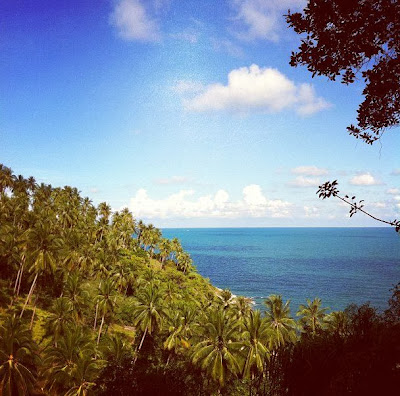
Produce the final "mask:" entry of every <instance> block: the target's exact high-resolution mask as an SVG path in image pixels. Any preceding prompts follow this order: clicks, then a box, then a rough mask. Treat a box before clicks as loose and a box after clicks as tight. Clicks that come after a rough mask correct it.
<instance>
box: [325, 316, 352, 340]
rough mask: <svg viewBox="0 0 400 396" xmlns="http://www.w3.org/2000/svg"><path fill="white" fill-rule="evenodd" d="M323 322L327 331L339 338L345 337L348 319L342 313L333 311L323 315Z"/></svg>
mask: <svg viewBox="0 0 400 396" xmlns="http://www.w3.org/2000/svg"><path fill="white" fill-rule="evenodd" d="M324 322H325V323H326V326H327V327H328V329H329V330H330V331H332V332H334V333H335V334H337V335H339V336H344V335H346V332H347V329H348V325H349V318H348V316H347V315H346V313H345V312H343V311H333V312H331V313H330V314H328V315H325V317H324Z"/></svg>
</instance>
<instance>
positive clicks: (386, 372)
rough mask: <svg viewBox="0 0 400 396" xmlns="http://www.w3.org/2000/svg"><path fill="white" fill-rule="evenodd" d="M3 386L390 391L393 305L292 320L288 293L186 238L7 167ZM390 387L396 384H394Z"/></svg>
mask: <svg viewBox="0 0 400 396" xmlns="http://www.w3.org/2000/svg"><path fill="white" fill-rule="evenodd" d="M0 271H1V279H0V359H1V360H0V394H2V395H28V394H34V395H69V396H72V395H90V394H94V395H135V394H137V395H213V394H227V395H244V394H249V395H286V394H287V395H338V394H353V395H354V394H371V392H375V393H376V394H378V393H379V394H385V392H386V391H388V390H390V389H392V387H393V386H395V385H396V384H399V380H400V356H399V355H400V345H399V341H398V340H399V339H400V287H399V286H397V287H396V288H395V289H394V293H393V297H392V299H391V300H390V302H389V308H388V310H387V311H386V312H385V313H384V314H382V315H378V314H377V313H376V311H375V310H374V309H373V308H371V307H370V306H369V305H363V306H361V307H356V306H350V307H349V308H348V309H346V310H345V311H344V312H332V313H330V314H327V312H326V311H327V309H326V308H323V307H322V304H321V300H320V299H318V298H316V299H314V300H313V301H310V300H308V301H307V303H306V304H305V305H301V306H300V308H299V311H298V313H297V316H299V321H296V320H295V319H294V318H293V317H292V316H291V313H290V304H289V302H288V301H287V302H284V301H283V299H282V297H281V296H276V295H273V296H270V297H269V298H268V299H266V300H265V311H264V312H260V311H258V310H252V309H251V301H250V300H249V299H246V298H245V297H234V296H232V294H231V293H230V292H229V291H228V290H223V291H219V290H218V289H216V288H214V287H213V286H212V285H211V284H210V283H209V282H208V281H207V280H206V279H204V278H203V277H201V276H200V275H199V274H198V273H197V272H196V270H195V268H194V266H193V264H192V261H191V259H190V255H189V254H188V253H186V252H184V251H183V249H182V246H181V245H180V243H179V241H178V240H176V239H174V240H171V241H170V240H167V239H165V238H163V237H162V234H161V231H160V230H158V229H156V228H155V227H154V226H152V225H145V224H144V223H143V222H141V221H136V220H135V219H134V218H133V216H132V214H131V213H130V212H129V211H128V210H126V209H124V210H122V211H120V212H115V213H112V212H111V208H110V207H109V206H108V205H107V204H105V203H102V204H100V205H99V206H98V207H97V208H96V207H95V206H93V205H92V203H91V201H90V200H89V199H88V198H82V197H81V196H80V195H79V192H78V191H77V190H76V189H74V188H71V187H64V188H52V187H51V186H49V185H45V184H41V185H37V184H36V182H35V180H34V179H33V178H29V179H24V178H23V177H22V176H18V177H17V176H15V175H13V174H12V171H11V170H10V169H9V168H7V167H5V166H1V167H0ZM387 394H388V393H387Z"/></svg>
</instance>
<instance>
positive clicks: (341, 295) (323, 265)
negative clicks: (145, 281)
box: [162, 228, 400, 311]
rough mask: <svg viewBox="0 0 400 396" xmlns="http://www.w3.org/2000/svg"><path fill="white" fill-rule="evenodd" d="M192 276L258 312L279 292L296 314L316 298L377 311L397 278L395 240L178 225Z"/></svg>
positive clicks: (388, 234) (333, 232) (374, 234)
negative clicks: (249, 302) (241, 298)
mask: <svg viewBox="0 0 400 396" xmlns="http://www.w3.org/2000/svg"><path fill="white" fill-rule="evenodd" d="M162 231H163V236H165V237H167V238H173V237H177V238H179V239H180V241H181V242H182V245H183V247H184V249H185V250H187V251H188V252H189V253H190V254H191V255H192V258H193V260H194V264H195V265H196V266H197V269H198V271H199V273H200V274H202V275H203V276H205V277H207V278H210V280H211V282H212V283H213V284H214V285H215V286H217V287H220V288H229V289H230V290H231V291H232V293H234V294H237V295H244V296H247V297H252V298H253V299H254V301H255V302H256V304H257V306H258V307H261V306H260V305H259V304H261V302H262V299H263V298H265V297H267V296H268V295H270V294H282V296H283V298H284V299H290V300H291V307H292V310H293V311H296V310H297V308H298V305H299V304H302V303H304V302H305V301H306V299H307V298H311V299H313V298H314V297H317V296H318V297H320V298H321V299H322V302H323V305H325V306H329V307H330V308H331V309H332V310H336V309H344V308H345V307H346V306H347V305H348V304H350V303H357V304H362V303H364V302H367V301H370V302H371V304H372V305H373V306H375V307H377V308H379V309H385V308H386V306H387V300H388V299H389V297H390V295H391V292H390V291H389V289H390V288H391V287H392V286H393V285H394V284H396V283H397V282H399V281H400V236H399V234H397V233H396V232H395V231H394V229H392V228H189V229H188V228H181V229H163V230H162Z"/></svg>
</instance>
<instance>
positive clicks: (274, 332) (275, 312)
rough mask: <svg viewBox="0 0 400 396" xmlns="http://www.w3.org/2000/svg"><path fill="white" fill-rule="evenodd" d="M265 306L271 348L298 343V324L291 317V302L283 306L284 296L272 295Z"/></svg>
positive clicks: (265, 302) (265, 301)
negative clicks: (287, 343)
mask: <svg viewBox="0 0 400 396" xmlns="http://www.w3.org/2000/svg"><path fill="white" fill-rule="evenodd" d="M264 304H265V305H266V307H267V310H266V311H265V320H266V323H267V326H268V328H269V329H270V341H269V348H270V349H274V348H278V347H280V346H281V345H284V344H285V343H286V342H288V341H289V342H294V341H296V328H297V325H296V322H295V321H294V320H293V319H292V318H291V317H290V307H289V304H290V301H287V302H286V303H285V304H283V301H282V296H278V295H271V296H269V297H268V298H267V299H266V300H264Z"/></svg>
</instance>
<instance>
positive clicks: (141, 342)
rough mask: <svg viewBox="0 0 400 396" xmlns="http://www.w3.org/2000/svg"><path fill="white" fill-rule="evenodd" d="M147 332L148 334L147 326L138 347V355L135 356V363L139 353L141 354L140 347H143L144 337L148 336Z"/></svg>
mask: <svg viewBox="0 0 400 396" xmlns="http://www.w3.org/2000/svg"><path fill="white" fill-rule="evenodd" d="M146 334H147V327H146V328H145V329H144V333H143V336H142V339H141V340H140V344H139V347H138V349H137V350H136V356H135V359H133V364H135V363H136V360H137V358H138V354H139V351H140V348H141V347H142V345H143V342H144V339H145V338H146Z"/></svg>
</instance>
